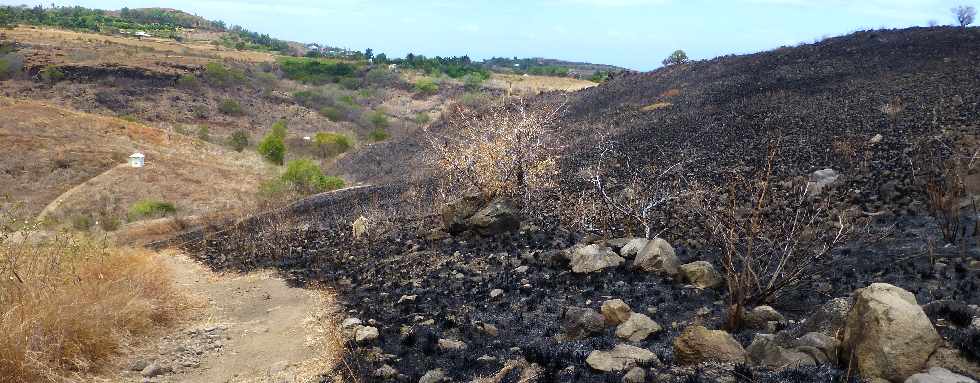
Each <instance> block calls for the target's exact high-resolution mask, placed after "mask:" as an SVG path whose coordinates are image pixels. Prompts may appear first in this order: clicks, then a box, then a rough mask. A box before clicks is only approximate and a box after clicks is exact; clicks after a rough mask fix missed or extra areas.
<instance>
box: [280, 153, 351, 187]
mask: <svg viewBox="0 0 980 383" xmlns="http://www.w3.org/2000/svg"><path fill="white" fill-rule="evenodd" d="M280 179H281V180H282V181H283V182H286V183H287V184H289V185H290V186H291V187H292V188H294V189H295V190H297V191H299V192H301V193H307V194H310V193H322V192H325V191H330V190H336V189H340V188H342V187H344V181H343V180H342V179H340V178H337V177H328V176H326V175H324V174H323V170H321V169H320V166H318V165H317V164H316V163H314V162H313V161H311V160H307V159H301V160H292V161H289V163H288V164H286V170H285V171H283V173H282V176H281V177H280Z"/></svg>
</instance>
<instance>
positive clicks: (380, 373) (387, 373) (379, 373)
mask: <svg viewBox="0 0 980 383" xmlns="http://www.w3.org/2000/svg"><path fill="white" fill-rule="evenodd" d="M374 376H376V377H378V378H382V379H392V378H395V377H397V376H398V370H396V369H395V368H394V367H391V366H389V365H387V364H386V365H383V366H381V367H379V368H378V369H377V370H374Z"/></svg>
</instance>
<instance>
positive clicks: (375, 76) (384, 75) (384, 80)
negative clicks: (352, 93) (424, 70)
mask: <svg viewBox="0 0 980 383" xmlns="http://www.w3.org/2000/svg"><path fill="white" fill-rule="evenodd" d="M364 81H365V82H367V83H368V84H370V85H374V86H380V87H388V86H391V85H394V84H397V83H398V81H399V78H398V74H397V73H394V72H392V71H390V70H388V69H386V68H374V69H371V70H370V71H369V72H368V73H367V74H366V75H365V76H364Z"/></svg>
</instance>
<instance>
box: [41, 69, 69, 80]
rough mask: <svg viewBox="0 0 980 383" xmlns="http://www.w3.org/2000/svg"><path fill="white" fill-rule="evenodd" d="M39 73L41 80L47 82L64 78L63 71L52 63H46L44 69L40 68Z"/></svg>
mask: <svg viewBox="0 0 980 383" xmlns="http://www.w3.org/2000/svg"><path fill="white" fill-rule="evenodd" d="M40 75H41V80H44V82H48V83H56V82H58V81H61V80H63V79H64V78H65V72H62V71H61V69H58V67H56V66H54V65H48V66H46V67H44V69H41V73H40Z"/></svg>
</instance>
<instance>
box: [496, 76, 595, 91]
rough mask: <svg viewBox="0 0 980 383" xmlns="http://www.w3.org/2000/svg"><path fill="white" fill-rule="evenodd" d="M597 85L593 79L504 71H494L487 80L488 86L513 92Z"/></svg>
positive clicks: (574, 89)
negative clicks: (527, 74)
mask: <svg viewBox="0 0 980 383" xmlns="http://www.w3.org/2000/svg"><path fill="white" fill-rule="evenodd" d="M596 85H598V84H596V83H594V82H592V81H586V80H579V79H575V78H569V77H550V76H521V75H516V74H502V73H493V74H492V75H491V76H490V80H488V81H487V82H486V86H487V87H490V88H496V89H503V90H506V91H509V92H510V93H512V94H513V93H516V94H535V93H541V92H549V91H553V90H560V91H565V92H574V91H577V90H582V89H586V88H591V87H593V86H596Z"/></svg>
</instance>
